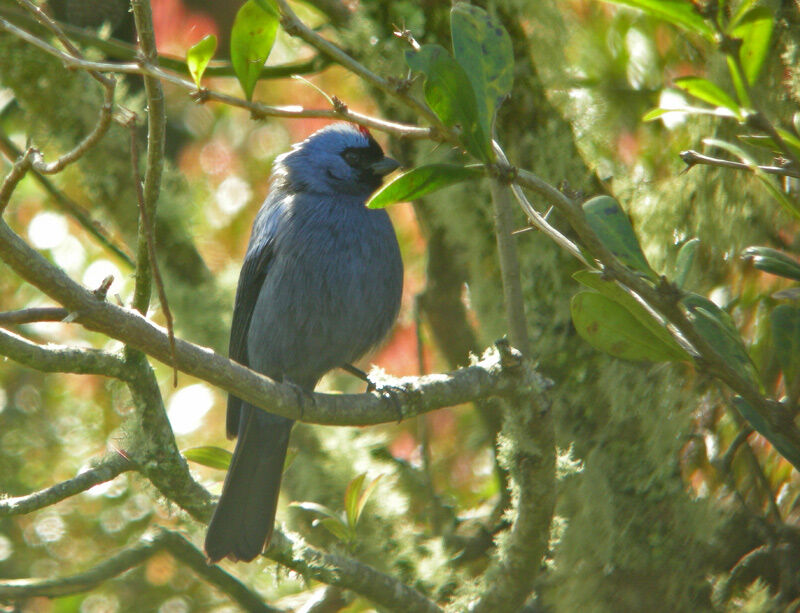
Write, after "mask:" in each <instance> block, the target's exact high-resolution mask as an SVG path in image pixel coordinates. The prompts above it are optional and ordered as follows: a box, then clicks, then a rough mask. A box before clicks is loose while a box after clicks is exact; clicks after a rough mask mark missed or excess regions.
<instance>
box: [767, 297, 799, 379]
mask: <svg viewBox="0 0 800 613" xmlns="http://www.w3.org/2000/svg"><path fill="white" fill-rule="evenodd" d="M770 324H771V326H772V345H773V347H774V348H775V357H776V358H777V359H778V363H779V364H780V365H781V370H782V371H783V376H784V379H785V381H786V383H785V385H786V388H787V389H791V388H792V387H793V384H794V383H795V382H796V381H797V378H798V376H800V307H797V306H793V305H789V304H779V305H778V306H776V307H775V308H774V309H773V310H772V313H771V314H770Z"/></svg>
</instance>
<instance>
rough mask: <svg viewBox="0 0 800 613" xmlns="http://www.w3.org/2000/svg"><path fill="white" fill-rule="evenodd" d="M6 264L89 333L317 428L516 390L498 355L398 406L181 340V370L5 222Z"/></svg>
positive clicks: (159, 338) (146, 333)
mask: <svg viewBox="0 0 800 613" xmlns="http://www.w3.org/2000/svg"><path fill="white" fill-rule="evenodd" d="M0 259H2V260H4V261H5V262H6V263H7V264H8V265H9V266H10V267H11V268H12V269H13V270H14V271H16V273H17V274H19V275H20V276H21V277H22V278H23V279H25V280H27V281H28V282H30V283H31V284H33V285H34V286H36V287H38V288H39V289H40V290H41V291H43V292H44V293H45V294H47V295H48V296H50V297H51V298H52V299H53V300H55V301H57V302H59V303H60V304H63V305H64V306H65V307H66V308H67V309H69V310H70V311H71V312H75V313H77V320H76V321H78V322H79V323H81V324H82V325H84V326H85V327H87V328H89V329H91V330H95V331H98V332H102V333H104V334H106V335H107V336H110V337H111V338H115V339H117V340H119V341H122V342H123V343H125V344H127V345H130V346H131V347H134V348H136V349H140V350H141V351H143V352H145V353H147V354H148V355H151V356H153V357H155V358H156V359H158V360H160V361H162V362H164V363H165V364H169V365H175V366H177V367H178V369H179V370H181V371H183V372H185V373H187V374H190V375H193V376H195V377H198V378H200V379H203V380H205V381H208V382H209V383H212V384H213V385H217V386H218V387H221V388H223V389H225V390H226V391H229V392H233V393H235V394H236V396H238V397H239V398H242V399H243V400H246V401H247V402H251V403H253V404H254V405H256V406H259V407H262V408H265V409H268V410H269V411H270V412H272V413H276V414H278V415H283V416H285V417H290V418H292V419H297V420H301V421H305V422H309V423H319V424H329V425H368V424H377V423H387V422H391V421H396V420H397V419H398V410H399V411H400V413H401V415H402V417H403V418H408V417H412V416H414V415H419V414H421V413H426V412H428V411H433V410H436V409H439V408H442V407H447V406H453V405H456V404H462V403H465V402H472V401H474V400H478V399H482V398H488V397H491V396H497V395H503V394H505V393H508V392H510V391H511V390H513V389H514V386H515V385H516V383H515V382H514V381H513V379H512V378H509V377H507V376H505V374H504V372H503V369H502V367H501V365H500V364H499V362H498V359H497V357H496V355H495V354H488V355H487V356H485V358H484V359H483V360H482V361H481V362H478V363H477V364H475V365H473V366H470V367H469V368H463V369H459V370H456V371H454V372H452V373H448V374H443V375H430V376H427V377H421V378H409V379H404V380H401V381H399V382H397V383H398V384H399V385H401V386H402V388H403V389H404V392H405V393H399V394H397V398H395V399H394V400H393V399H392V398H388V397H386V396H385V395H381V393H380V392H372V393H368V394H317V393H315V394H307V393H303V392H301V391H300V390H298V389H297V388H295V387H293V386H291V385H288V384H279V383H276V382H274V381H272V380H271V379H269V378H267V377H264V376H263V375H259V374H257V373H255V372H253V371H252V370H250V369H248V368H246V367H244V366H242V365H240V364H237V363H236V362H233V361H231V360H229V359H227V358H224V357H222V356H221V355H219V354H217V353H215V352H213V351H212V350H210V349H207V348H204V347H199V346H197V345H193V344H191V343H188V342H186V341H183V340H180V339H176V341H175V357H176V360H177V364H173V362H172V357H171V352H170V346H169V338H168V336H167V334H166V333H165V331H164V329H163V328H161V327H160V326H157V325H155V324H153V323H152V322H150V321H148V320H146V319H145V318H144V317H142V316H141V315H139V314H138V313H136V312H134V311H131V310H129V309H125V308H122V307H119V306H116V305H114V304H110V303H107V302H104V301H102V300H99V299H97V298H96V297H95V296H94V295H93V294H92V293H91V292H90V291H88V290H86V289H85V288H83V287H81V286H80V285H78V284H77V283H75V282H74V281H73V280H72V279H70V278H69V277H68V276H67V275H66V274H65V273H64V272H63V271H62V270H61V269H59V268H57V267H55V266H54V265H53V264H51V263H50V262H48V261H47V260H46V259H45V258H44V257H42V256H41V255H40V254H39V253H38V252H37V251H35V250H34V249H32V248H31V247H30V246H29V245H28V244H27V243H25V241H24V240H22V238H20V237H19V236H18V235H17V234H15V233H14V232H13V231H12V230H11V228H9V227H8V225H7V224H6V223H5V222H3V221H2V220H0Z"/></svg>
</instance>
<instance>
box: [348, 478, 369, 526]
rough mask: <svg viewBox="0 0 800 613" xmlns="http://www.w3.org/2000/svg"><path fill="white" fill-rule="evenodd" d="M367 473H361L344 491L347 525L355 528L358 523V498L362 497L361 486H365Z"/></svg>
mask: <svg viewBox="0 0 800 613" xmlns="http://www.w3.org/2000/svg"><path fill="white" fill-rule="evenodd" d="M366 477H367V473H361V474H360V475H358V476H357V477H355V478H353V479H352V480H351V481H350V483H348V484H347V489H346V490H345V491H344V510H345V514H346V516H347V525H348V526H350V528H351V529H352V528H355V526H356V522H357V521H358V517H357V515H358V497H359V496H360V495H361V486H362V485H363V484H364V479H366Z"/></svg>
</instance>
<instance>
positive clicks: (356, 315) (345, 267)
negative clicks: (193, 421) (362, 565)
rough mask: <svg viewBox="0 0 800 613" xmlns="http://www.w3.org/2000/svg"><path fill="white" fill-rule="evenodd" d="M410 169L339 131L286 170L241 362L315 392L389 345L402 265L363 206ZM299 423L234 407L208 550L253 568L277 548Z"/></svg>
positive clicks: (236, 323)
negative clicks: (229, 453)
mask: <svg viewBox="0 0 800 613" xmlns="http://www.w3.org/2000/svg"><path fill="white" fill-rule="evenodd" d="M398 166H399V164H398V163H397V162H396V161H394V160H393V159H391V158H388V157H384V155H383V151H382V150H381V148H380V146H379V145H378V143H377V142H375V140H374V139H373V138H372V136H371V135H370V134H369V132H368V131H367V130H366V129H364V128H360V127H358V126H355V125H351V124H344V123H342V124H333V125H330V126H327V127H325V128H323V129H322V130H319V131H318V132H315V133H314V134H312V135H311V136H310V137H309V138H308V139H306V140H305V141H303V142H302V143H299V144H297V145H294V146H293V147H292V149H291V151H289V152H288V153H285V154H283V155H281V156H279V157H278V158H277V159H276V160H275V164H274V165H273V169H272V185H271V188H270V192H269V195H268V196H267V198H266V200H265V202H264V204H263V206H262V207H261V210H259V212H258V214H257V215H256V218H255V222H254V223H253V230H252V233H251V235H250V243H249V245H248V247H247V254H246V255H245V259H244V265H243V266H242V271H241V273H240V276H239V285H238V288H237V290H236V303H235V306H234V311H233V323H232V327H231V339H230V357H231V359H233V360H236V361H237V362H240V363H241V364H244V365H246V366H249V367H250V368H252V369H253V370H256V371H258V372H260V373H263V374H265V375H267V376H269V377H270V378H272V379H275V380H277V381H289V382H292V383H294V384H295V385H298V386H299V387H301V388H303V389H304V390H308V391H311V390H313V389H314V387H315V386H316V384H317V382H318V381H319V380H320V378H321V377H322V376H323V375H324V374H325V373H326V372H328V371H329V370H332V369H334V368H337V367H341V366H347V365H349V364H351V363H352V362H354V361H355V360H357V359H358V358H360V357H361V356H363V355H364V354H365V353H367V352H368V351H369V350H370V349H371V348H373V347H374V346H375V345H376V344H378V343H379V342H380V341H381V340H382V339H383V338H384V337H385V336H386V334H387V332H388V331H389V329H390V328H391V326H392V324H393V323H394V320H395V318H396V317H397V313H398V310H399V308H400V296H401V292H402V284H403V263H402V260H401V259H400V250H399V248H398V245H397V238H396V236H395V233H394V229H393V227H392V224H391V222H390V221H389V216H388V215H387V214H386V212H385V211H383V210H370V209H367V208H366V207H365V206H364V203H365V202H366V200H367V198H368V197H369V196H370V194H372V192H374V191H375V190H376V189H377V188H378V187H379V186H380V184H381V182H382V180H383V177H384V175H386V174H388V173H390V172H392V171H393V170H395V169H396V168H397V167H398ZM293 423H294V422H293V421H292V420H290V419H287V418H285V417H280V416H278V415H272V414H270V413H267V412H264V411H262V410H260V409H258V408H256V407H253V406H252V405H250V404H248V403H246V402H244V401H242V400H241V399H239V398H237V397H236V396H233V395H229V396H228V417H227V433H228V437H235V436H238V440H237V442H236V449H235V450H234V452H233V458H232V460H231V464H230V468H229V469H228V474H227V476H226V478H225V484H224V486H223V488H222V495H221V497H220V500H219V504H218V505H217V508H216V511H215V512H214V516H213V517H212V518H211V523H210V524H209V527H208V533H207V534H206V542H205V550H206V554H207V555H208V557H209V559H210V560H211V561H212V562H216V561H218V560H220V559H222V558H224V557H226V556H227V557H229V558H232V559H234V560H244V561H250V560H252V559H253V558H255V557H256V556H257V555H258V554H260V553H261V551H262V550H263V549H264V547H265V546H266V545H267V544H268V543H269V540H270V537H271V535H272V528H273V524H274V522H275V509H276V506H277V503H278V491H279V489H280V483H281V472H282V470H283V463H284V458H285V456H286V447H287V444H288V442H289V433H290V431H291V429H292V425H293Z"/></svg>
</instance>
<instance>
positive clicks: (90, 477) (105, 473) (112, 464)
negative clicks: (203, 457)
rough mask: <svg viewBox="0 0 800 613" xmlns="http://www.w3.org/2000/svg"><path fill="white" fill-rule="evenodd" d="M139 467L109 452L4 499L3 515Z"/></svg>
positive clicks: (72, 493) (35, 506)
mask: <svg viewBox="0 0 800 613" xmlns="http://www.w3.org/2000/svg"><path fill="white" fill-rule="evenodd" d="M135 468H136V466H135V464H133V462H131V461H130V460H129V459H128V458H126V457H125V456H123V455H121V454H119V453H112V454H109V455H107V456H105V457H104V458H102V459H101V460H99V461H98V462H97V463H96V464H95V466H94V467H92V468H90V469H89V470H86V471H84V472H82V473H81V474H79V475H78V476H77V477H74V478H72V479H69V480H67V481H63V482H61V483H58V484H56V485H53V486H52V487H48V488H47V489H44V490H41V491H38V492H34V493H33V494H28V495H27V496H18V497H16V498H4V499H0V517H7V516H9V515H23V514H25V513H30V512H32V511H36V510H37V509H42V508H44V507H49V506H50V505H54V504H56V503H57V502H60V501H62V500H64V499H65V498H69V497H71V496H75V495H76V494H80V493H81V492H85V491H86V490H88V489H90V488H92V487H94V486H95V485H98V484H100V483H105V482H106V481H111V480H112V479H114V478H115V477H117V476H118V475H121V474H122V473H124V472H128V471H130V470H135ZM0 596H3V591H2V587H0Z"/></svg>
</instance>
